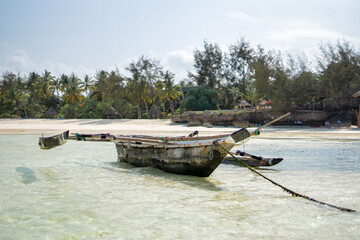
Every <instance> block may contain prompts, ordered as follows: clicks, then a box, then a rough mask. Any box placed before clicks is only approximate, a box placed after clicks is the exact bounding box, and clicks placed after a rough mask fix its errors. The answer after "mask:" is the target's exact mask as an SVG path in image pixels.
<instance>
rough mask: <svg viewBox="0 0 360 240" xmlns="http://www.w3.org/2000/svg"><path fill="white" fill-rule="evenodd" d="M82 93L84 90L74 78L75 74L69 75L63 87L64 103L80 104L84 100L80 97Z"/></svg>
mask: <svg viewBox="0 0 360 240" xmlns="http://www.w3.org/2000/svg"><path fill="white" fill-rule="evenodd" d="M83 91H84V90H83V89H82V88H81V87H80V79H79V78H78V77H76V76H75V74H71V75H70V78H69V83H68V84H67V85H66V86H65V93H64V95H63V99H65V102H66V103H68V104H72V103H74V102H81V101H83V100H84V96H83V95H82V92H83Z"/></svg>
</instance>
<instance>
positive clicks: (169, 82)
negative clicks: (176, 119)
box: [157, 70, 183, 114]
mask: <svg viewBox="0 0 360 240" xmlns="http://www.w3.org/2000/svg"><path fill="white" fill-rule="evenodd" d="M174 78H175V74H174V73H172V72H170V71H169V70H167V71H166V72H165V73H164V74H163V79H164V81H163V82H160V81H159V82H158V83H157V90H158V94H159V98H160V99H161V100H162V101H163V111H164V112H166V107H165V106H166V102H170V109H171V112H172V113H173V114H174V106H172V105H173V104H172V102H173V101H174V102H176V101H178V100H180V97H181V96H182V95H183V93H182V91H181V87H180V86H179V85H175V82H174Z"/></svg>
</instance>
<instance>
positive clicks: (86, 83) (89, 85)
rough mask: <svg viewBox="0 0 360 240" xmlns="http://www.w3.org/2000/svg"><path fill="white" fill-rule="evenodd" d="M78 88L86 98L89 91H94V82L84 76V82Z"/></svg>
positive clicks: (87, 76)
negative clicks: (83, 92)
mask: <svg viewBox="0 0 360 240" xmlns="http://www.w3.org/2000/svg"><path fill="white" fill-rule="evenodd" d="M80 87H82V88H83V89H84V91H85V94H86V96H88V95H89V91H91V90H93V89H94V80H93V79H92V78H91V77H89V75H87V74H86V75H85V77H84V81H83V82H82V83H81V84H80Z"/></svg>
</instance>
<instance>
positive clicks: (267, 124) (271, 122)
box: [251, 112, 291, 136]
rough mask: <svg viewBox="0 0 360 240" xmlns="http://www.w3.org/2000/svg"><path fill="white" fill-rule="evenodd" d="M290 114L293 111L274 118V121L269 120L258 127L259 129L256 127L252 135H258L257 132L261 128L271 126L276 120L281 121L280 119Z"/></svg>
mask: <svg viewBox="0 0 360 240" xmlns="http://www.w3.org/2000/svg"><path fill="white" fill-rule="evenodd" d="M290 114H291V112H288V113H287V114H284V115H282V116H280V117H278V118H276V119H274V120H272V121H270V122H268V123H266V124H264V125H262V126H260V127H258V128H257V129H255V130H254V131H253V132H252V133H251V136H254V135H256V132H257V131H259V130H260V129H262V128H264V127H267V126H269V125H270V124H273V123H274V122H277V121H279V120H280V119H283V118H284V117H286V116H289V115H290Z"/></svg>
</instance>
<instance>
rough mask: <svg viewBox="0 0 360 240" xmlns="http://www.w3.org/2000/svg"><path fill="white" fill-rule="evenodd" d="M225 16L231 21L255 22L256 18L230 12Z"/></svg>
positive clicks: (242, 13)
mask: <svg viewBox="0 0 360 240" xmlns="http://www.w3.org/2000/svg"><path fill="white" fill-rule="evenodd" d="M226 15H227V16H228V17H230V18H233V19H239V20H246V21H255V20H257V18H255V17H252V16H250V15H248V14H246V13H244V12H237V11H230V12H227V13H226Z"/></svg>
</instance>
